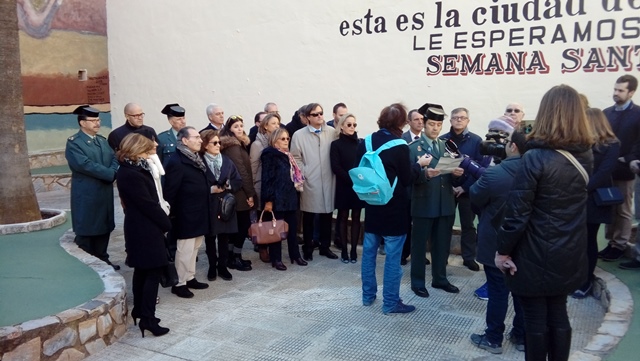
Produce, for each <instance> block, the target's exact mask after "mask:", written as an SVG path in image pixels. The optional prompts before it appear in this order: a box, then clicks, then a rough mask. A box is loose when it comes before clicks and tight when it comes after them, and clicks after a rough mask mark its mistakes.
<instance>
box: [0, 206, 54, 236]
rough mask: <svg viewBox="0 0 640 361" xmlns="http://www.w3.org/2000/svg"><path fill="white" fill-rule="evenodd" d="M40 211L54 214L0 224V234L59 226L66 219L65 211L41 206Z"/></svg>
mask: <svg viewBox="0 0 640 361" xmlns="http://www.w3.org/2000/svg"><path fill="white" fill-rule="evenodd" d="M40 213H45V214H55V216H53V217H50V218H46V219H43V220H40V221H34V222H24V223H12V224H2V225H0V235H5V234H15V233H25V232H35V231H41V230H43V229H49V228H53V227H55V226H59V225H61V224H63V223H64V222H65V221H66V220H67V212H65V211H63V210H60V209H49V208H41V209H40Z"/></svg>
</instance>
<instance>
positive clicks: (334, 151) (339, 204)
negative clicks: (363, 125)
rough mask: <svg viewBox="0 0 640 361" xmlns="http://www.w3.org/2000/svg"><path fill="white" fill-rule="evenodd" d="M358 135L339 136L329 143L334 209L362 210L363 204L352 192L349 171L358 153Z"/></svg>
mask: <svg viewBox="0 0 640 361" xmlns="http://www.w3.org/2000/svg"><path fill="white" fill-rule="evenodd" d="M359 142H360V140H359V139H358V134H356V133H354V134H353V135H352V136H348V135H345V134H342V133H341V134H340V138H338V139H336V140H334V141H333V142H332V143H331V150H330V156H331V170H332V171H333V174H335V175H336V196H335V207H336V209H358V208H364V202H363V201H361V200H360V198H358V195H357V194H356V192H354V191H353V182H352V181H351V177H349V171H350V170H351V169H353V168H354V167H356V165H355V162H356V153H357V151H358V143H359Z"/></svg>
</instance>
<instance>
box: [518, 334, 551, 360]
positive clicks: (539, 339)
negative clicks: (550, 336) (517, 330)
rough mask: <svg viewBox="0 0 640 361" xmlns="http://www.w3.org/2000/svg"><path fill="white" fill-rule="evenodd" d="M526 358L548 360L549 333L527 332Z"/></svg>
mask: <svg viewBox="0 0 640 361" xmlns="http://www.w3.org/2000/svg"><path fill="white" fill-rule="evenodd" d="M524 354H525V358H524V359H525V360H527V361H546V360H547V334H546V333H530V332H527V333H526V334H525V350H524Z"/></svg>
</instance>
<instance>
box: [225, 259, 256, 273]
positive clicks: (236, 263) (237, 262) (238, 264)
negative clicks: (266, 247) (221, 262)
mask: <svg viewBox="0 0 640 361" xmlns="http://www.w3.org/2000/svg"><path fill="white" fill-rule="evenodd" d="M247 262H249V261H247ZM227 267H229V268H230V269H235V270H238V271H251V270H252V268H251V265H250V264H246V263H243V262H242V259H239V258H237V257H235V258H234V259H233V261H231V262H229V263H227Z"/></svg>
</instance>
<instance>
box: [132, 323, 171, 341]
mask: <svg viewBox="0 0 640 361" xmlns="http://www.w3.org/2000/svg"><path fill="white" fill-rule="evenodd" d="M139 327H140V333H142V337H143V338H144V331H145V330H149V331H151V333H152V334H153V335H154V336H162V335H166V334H167V333H169V329H168V328H166V327H162V326H160V325H159V324H158V322H156V321H155V319H153V318H141V319H140V325H139Z"/></svg>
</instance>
